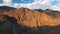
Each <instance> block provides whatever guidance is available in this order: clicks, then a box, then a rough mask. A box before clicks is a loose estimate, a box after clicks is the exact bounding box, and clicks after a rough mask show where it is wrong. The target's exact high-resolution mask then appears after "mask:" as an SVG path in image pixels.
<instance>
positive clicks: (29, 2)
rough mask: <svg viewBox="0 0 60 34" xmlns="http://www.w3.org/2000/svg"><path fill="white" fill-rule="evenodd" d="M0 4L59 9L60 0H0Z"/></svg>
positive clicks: (16, 6)
mask: <svg viewBox="0 0 60 34" xmlns="http://www.w3.org/2000/svg"><path fill="white" fill-rule="evenodd" d="M0 6H10V7H15V8H21V7H24V8H29V9H43V10H45V9H51V10H58V11H60V0H0Z"/></svg>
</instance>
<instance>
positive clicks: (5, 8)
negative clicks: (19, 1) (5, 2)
mask: <svg viewBox="0 0 60 34" xmlns="http://www.w3.org/2000/svg"><path fill="white" fill-rule="evenodd" d="M10 10H16V8H13V7H9V6H0V11H10Z"/></svg>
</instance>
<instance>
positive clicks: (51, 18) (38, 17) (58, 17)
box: [1, 8, 60, 27]
mask: <svg viewBox="0 0 60 34" xmlns="http://www.w3.org/2000/svg"><path fill="white" fill-rule="evenodd" d="M1 14H5V15H8V16H10V17H14V18H16V19H17V22H18V24H21V25H24V26H28V27H37V26H44V25H47V26H56V25H60V12H58V11H52V10H45V11H38V10H30V9H28V8H20V9H17V10H16V11H13V10H11V11H8V12H1Z"/></svg>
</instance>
